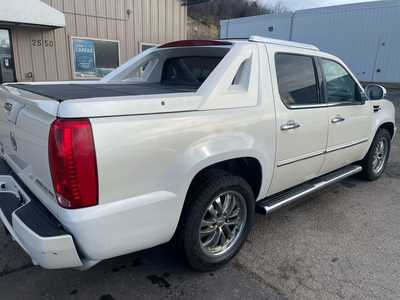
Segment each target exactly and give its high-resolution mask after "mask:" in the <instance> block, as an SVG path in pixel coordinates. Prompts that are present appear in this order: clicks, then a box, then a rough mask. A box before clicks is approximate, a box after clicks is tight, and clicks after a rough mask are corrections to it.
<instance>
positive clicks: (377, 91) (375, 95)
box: [365, 84, 387, 100]
mask: <svg viewBox="0 0 400 300" xmlns="http://www.w3.org/2000/svg"><path fill="white" fill-rule="evenodd" d="M365 93H366V94H367V96H368V99H370V100H381V99H384V98H385V97H386V94H387V91H386V89H385V88H384V87H383V86H381V85H378V84H368V85H367V86H366V87H365Z"/></svg>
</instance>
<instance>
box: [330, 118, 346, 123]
mask: <svg viewBox="0 0 400 300" xmlns="http://www.w3.org/2000/svg"><path fill="white" fill-rule="evenodd" d="M345 120H346V119H345V118H343V117H341V116H336V117H334V118H332V120H331V123H332V124H336V123H341V122H344V121H345Z"/></svg>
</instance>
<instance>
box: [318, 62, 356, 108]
mask: <svg viewBox="0 0 400 300" xmlns="http://www.w3.org/2000/svg"><path fill="white" fill-rule="evenodd" d="M320 62H321V67H322V71H323V73H324V78H325V94H326V98H327V101H328V102H330V103H340V102H359V101H361V100H362V98H361V90H360V88H359V86H358V85H357V83H356V82H355V81H354V79H353V78H352V77H351V76H350V74H349V73H348V72H347V71H346V70H345V69H344V68H343V67H342V66H341V65H340V64H338V63H336V62H334V61H331V60H327V59H322V58H321V59H320Z"/></svg>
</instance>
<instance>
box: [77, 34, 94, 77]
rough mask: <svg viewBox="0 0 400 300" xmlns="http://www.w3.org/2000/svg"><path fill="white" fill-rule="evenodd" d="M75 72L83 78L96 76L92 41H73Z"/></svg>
mask: <svg viewBox="0 0 400 300" xmlns="http://www.w3.org/2000/svg"><path fill="white" fill-rule="evenodd" d="M73 49H74V55H75V72H76V73H78V74H80V75H81V76H82V77H84V76H96V57H95V43H94V41H93V40H85V39H73Z"/></svg>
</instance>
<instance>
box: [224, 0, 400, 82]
mask: <svg viewBox="0 0 400 300" xmlns="http://www.w3.org/2000/svg"><path fill="white" fill-rule="evenodd" d="M253 34H257V35H261V36H265V37H271V38H278V39H284V40H290V41H296V42H302V43H308V44H314V45H316V46H318V47H319V48H320V49H321V50H323V51H327V52H331V53H334V54H335V55H337V56H340V57H342V58H343V59H344V61H345V62H346V63H347V64H348V65H349V66H350V67H351V69H352V70H353V71H354V73H355V74H356V76H357V77H358V79H359V80H361V81H372V82H385V83H400V55H399V54H400V1H398V0H386V1H374V2H364V3H356V4H349V5H339V6H331V7H323V8H314V9H305V10H299V11H296V12H294V13H286V14H282V15H263V16H255V17H247V18H240V19H231V20H224V21H221V38H247V37H249V36H251V35H253Z"/></svg>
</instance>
